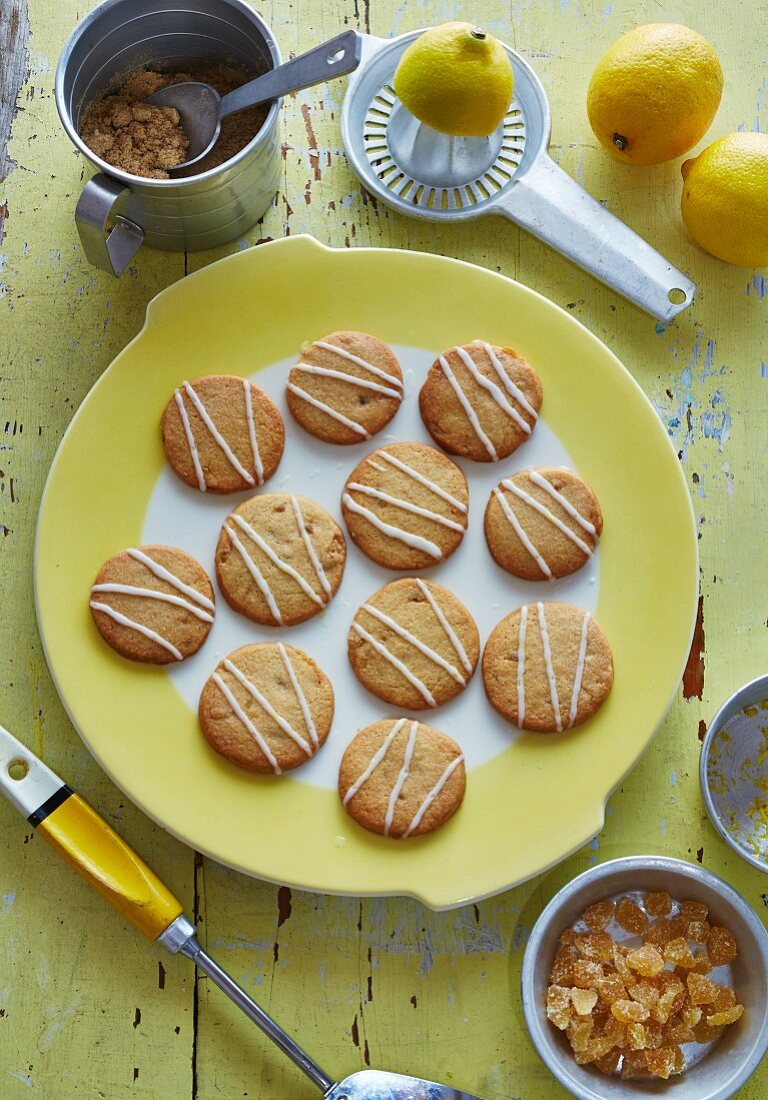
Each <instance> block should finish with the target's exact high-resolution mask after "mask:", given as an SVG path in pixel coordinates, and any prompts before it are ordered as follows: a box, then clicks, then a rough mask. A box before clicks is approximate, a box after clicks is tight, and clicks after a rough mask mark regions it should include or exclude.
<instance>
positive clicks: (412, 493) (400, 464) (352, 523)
mask: <svg viewBox="0 0 768 1100" xmlns="http://www.w3.org/2000/svg"><path fill="white" fill-rule="evenodd" d="M468 509H469V493H468V491H467V479H466V478H465V477H464V474H463V472H462V471H461V470H460V469H459V467H458V466H457V465H456V463H455V462H451V460H450V459H449V458H447V457H446V456H445V455H444V454H441V453H440V451H436V450H435V448H434V447H427V446H426V445H425V444H423V443H393V444H392V445H391V446H389V447H381V448H380V449H379V450H378V451H372V452H371V454H369V455H367V456H366V458H364V459H363V461H362V462H360V463H358V465H357V466H356V467H355V468H354V470H353V471H352V473H351V474H350V475H349V478H348V480H347V483H346V485H345V486H344V492H343V494H342V498H341V510H342V513H343V515H344V520H345V522H346V524H347V529H348V531H349V533H350V535H351V536H352V539H353V540H354V542H355V543H356V544H357V545H358V546H359V547H360V549H361V550H362V551H363V553H364V554H367V555H368V557H369V558H372V559H373V560H374V561H375V562H378V563H379V565H384V566H386V567H387V568H388V569H426V568H427V567H428V566H430V565H436V564H437V562H439V561H443V560H444V559H445V558H447V557H450V555H451V554H452V553H453V552H454V550H455V549H456V548H457V547H458V545H459V543H460V542H461V540H462V539H463V537H464V532H465V531H466V529H467V523H468Z"/></svg>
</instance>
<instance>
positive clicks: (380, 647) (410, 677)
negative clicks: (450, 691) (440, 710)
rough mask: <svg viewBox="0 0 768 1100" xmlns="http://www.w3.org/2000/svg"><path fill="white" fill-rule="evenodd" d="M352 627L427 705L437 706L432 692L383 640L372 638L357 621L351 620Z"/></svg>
mask: <svg viewBox="0 0 768 1100" xmlns="http://www.w3.org/2000/svg"><path fill="white" fill-rule="evenodd" d="M352 629H353V630H354V632H355V634H357V636H358V637H359V638H362V639H363V641H365V642H368V644H369V645H372V646H373V648H374V649H375V650H376V652H377V653H379V654H381V656H382V657H383V658H384V660H385V661H389V663H390V664H391V665H393V666H394V667H395V668H396V669H397V671H398V672H401V673H402V674H403V676H404V677H405V678H406V680H407V681H408V683H409V684H411V685H412V686H413V687H415V688H416V690H417V691H418V693H419V695H420V696H421V697H422V699H423V700H424V702H425V703H426V704H427V705H428V706H430V707H436V706H437V703H436V702H435V698H434V696H433V695H432V692H431V691H430V690H429V688H428V687H427V686H426V684H423V683H422V682H421V680H420V679H419V678H418V676H415V675H414V674H413V673H412V672H411V670H410V669H409V668H408V665H406V664H404V663H403V662H402V661H401V660H400V658H399V657H396V656H395V654H394V653H392V652H390V650H388V649H387V647H386V646H385V645H384V643H383V642H380V641H378V640H377V639H376V638H374V636H373V635H372V634H369V633H368V631H367V630H365V628H364V627H362V626H360V624H359V623H356V622H353V623H352Z"/></svg>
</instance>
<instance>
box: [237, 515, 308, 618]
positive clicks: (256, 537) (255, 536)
mask: <svg viewBox="0 0 768 1100" xmlns="http://www.w3.org/2000/svg"><path fill="white" fill-rule="evenodd" d="M229 518H230V519H231V520H233V521H234V522H235V523H236V524H237V526H238V527H239V528H240V530H241V531H242V532H243V533H244V534H246V535H247V536H248V538H249V539H251V540H252V541H253V542H255V543H256V545H257V546H258V548H259V549H260V550H262V551H263V552H264V553H265V554H266V555H267V557H268V558H269V560H270V561H271V562H272V564H273V565H275V566H276V567H277V568H278V569H279V570H280V571H281V572H282V573H285V574H287V576H289V577H292V578H293V580H295V581H296V583H297V584H298V586H299V588H300V589H301V590H302V592H304V594H305V595H307V596H308V597H309V598H310V600H312V601H313V602H314V603H316V604H317V605H318V607H325V604H326V601H325V600H323V599H321V597H320V596H318V594H317V593H316V592H315V591H314V589H313V588H312V587H311V586H310V585H309V584H307V582H306V581H305V580H304V578H303V577H302V575H301V573H299V572H298V570H296V569H294V568H293V566H292V565H291V564H290V563H289V562H287V561H284V560H283V559H282V558H281V557H280V555H279V554H276V553H275V551H274V550H273V549H272V547H271V546H270V545H269V543H268V542H266V541H265V540H264V539H263V538H262V537H261V535H260V534H259V533H258V531H256V530H254V528H253V527H251V525H250V523H248V522H247V521H246V520H244V519H243V517H242V516H239V515H238V514H237V512H232V513H231V515H230V517H229Z"/></svg>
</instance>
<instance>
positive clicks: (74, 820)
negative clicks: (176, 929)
mask: <svg viewBox="0 0 768 1100" xmlns="http://www.w3.org/2000/svg"><path fill="white" fill-rule="evenodd" d="M37 832H38V833H39V834H40V835H41V836H43V837H45V839H46V840H47V841H48V843H49V844H50V845H51V847H53V848H54V849H55V850H56V851H57V852H58V853H59V855H61V856H63V857H64V859H65V860H66V861H67V863H69V864H70V865H71V866H72V867H74V869H75V870H76V871H77V873H78V874H79V875H82V877H83V878H84V879H85V880H86V882H88V883H90V885H91V886H92V887H93V888H94V890H96V891H98V893H100V894H101V896H102V897H103V898H106V899H107V901H108V902H109V904H110V905H111V906H113V908H115V909H117V911H118V913H122V915H123V916H124V917H127V918H128V920H129V921H130V922H131V924H134V925H135V926H136V927H137V928H138V930H139V931H140V932H143V933H144V935H145V936H149V938H150V939H152V940H156V939H157V937H158V936H159V935H160V934H161V932H164V931H165V929H166V928H167V927H168V925H169V924H172V923H173V921H175V920H176V918H177V917H178V916H180V915H181V913H182V912H183V906H182V905H181V902H179V901H178V899H177V898H175V897H174V896H173V894H172V893H171V891H170V890H169V889H168V887H167V886H166V885H165V884H164V883H163V882H161V881H160V879H159V878H158V877H157V875H156V874H155V873H154V871H152V870H150V868H149V867H147V865H146V863H144V861H143V860H142V859H140V858H139V856H137V855H136V853H135V852H134V851H133V849H132V848H129V846H128V845H127V844H126V843H125V841H124V840H123V839H122V838H121V837H119V836H118V835H117V833H116V832H115V831H114V829H111V828H110V827H109V825H107V823H106V821H105V820H104V819H103V818H102V817H100V816H99V815H98V814H97V813H96V811H95V810H93V809H91V807H90V806H89V805H88V803H87V802H86V801H85V800H84V799H82V798H81V797H80V795H77V794H73V795H70V797H69V798H67V799H66V801H65V802H63V803H62V804H61V805H60V806H59V807H57V808H56V809H55V810H53V812H52V813H50V814H48V816H47V817H45V818H44V819H43V820H42V821H41V822H40V824H39V825H38V826H37Z"/></svg>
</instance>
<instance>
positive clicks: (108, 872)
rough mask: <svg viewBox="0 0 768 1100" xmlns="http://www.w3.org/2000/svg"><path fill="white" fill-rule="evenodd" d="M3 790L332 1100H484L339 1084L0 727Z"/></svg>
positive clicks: (421, 1083) (408, 1080)
mask: <svg viewBox="0 0 768 1100" xmlns="http://www.w3.org/2000/svg"><path fill="white" fill-rule="evenodd" d="M0 790H2V791H3V793H4V794H5V795H6V796H7V798H8V799H9V801H10V802H11V803H12V804H13V805H14V806H15V807H16V809H17V810H19V812H20V813H22V814H23V815H24V817H26V819H27V821H28V822H29V823H30V824H31V825H33V826H34V828H35V829H36V830H37V832H38V834H39V835H40V836H42V837H43V838H44V839H45V840H47V841H48V843H49V844H50V845H51V847H52V848H54V849H55V850H56V851H57V852H58V853H59V855H61V856H63V857H64V859H65V860H66V861H67V863H69V864H70V866H71V867H74V869H75V870H76V871H77V873H78V874H79V875H81V876H82V877H83V878H84V879H85V880H86V882H88V883H89V884H90V885H91V886H92V887H93V888H94V890H96V891H98V893H99V894H101V896H102V897H103V898H106V900H107V901H108V902H109V903H110V905H111V906H113V908H115V909H117V911H118V913H121V914H122V915H123V916H124V917H125V918H126V919H127V920H129V921H130V922H131V924H133V925H135V927H136V928H138V930H139V931H140V932H142V933H143V934H144V935H145V936H147V937H148V938H149V939H151V940H154V941H155V942H157V943H160V944H162V945H163V947H166V948H167V949H168V950H169V951H170V952H172V953H173V954H174V955H175V954H182V955H186V956H187V958H188V959H192V961H193V962H194V963H195V964H196V965H197V966H199V967H200V969H201V970H202V971H203V973H204V974H207V975H208V977H209V978H211V979H212V981H214V982H215V983H216V985H218V986H219V988H220V989H222V990H223V991H224V993H226V995H227V996H228V997H229V998H230V999H231V1000H233V1001H234V1002H235V1004H236V1005H237V1006H238V1007H239V1008H241V1009H242V1011H243V1012H244V1013H245V1014H246V1016H248V1017H249V1018H250V1019H251V1020H253V1022H254V1023H255V1024H257V1025H258V1026H259V1027H260V1028H261V1030H262V1031H263V1032H264V1033H265V1034H266V1035H267V1036H268V1037H269V1038H270V1039H271V1040H272V1042H273V1043H275V1044H276V1045H277V1046H278V1047H279V1048H280V1049H281V1050H282V1051H283V1053H284V1054H286V1055H287V1056H288V1057H289V1058H290V1059H291V1060H292V1061H293V1062H295V1064H296V1065H297V1066H298V1067H299V1069H301V1070H302V1071H303V1072H304V1073H305V1074H306V1075H307V1077H308V1078H309V1079H310V1080H311V1081H312V1082H313V1084H315V1085H316V1086H317V1088H319V1089H321V1090H322V1093H323V1095H324V1097H325V1100H415V1098H419V1100H422V1098H423V1100H480V1097H477V1096H472V1095H470V1093H468V1092H460V1091H459V1090H458V1089H454V1088H452V1087H450V1086H448V1085H439V1084H437V1083H436V1082H434V1081H425V1080H423V1079H421V1078H418V1077H406V1076H404V1075H403V1074H400V1073H388V1072H385V1071H383V1070H375V1069H373V1070H362V1071H360V1072H358V1073H353V1074H351V1075H350V1076H349V1077H345V1078H344V1080H343V1081H339V1082H338V1083H336V1082H334V1081H333V1079H332V1078H331V1077H329V1076H328V1074H327V1073H325V1071H324V1070H322V1069H321V1068H320V1066H318V1065H317V1063H316V1062H314V1061H313V1060H312V1059H311V1058H310V1057H309V1055H308V1054H306V1053H305V1052H304V1051H303V1050H302V1049H301V1047H300V1046H298V1045H297V1044H296V1043H295V1042H294V1041H293V1039H291V1037H290V1036H289V1035H287V1034H286V1033H285V1032H284V1031H283V1029H282V1028H281V1027H280V1026H279V1025H278V1024H276V1023H275V1021H274V1020H273V1019H272V1018H271V1016H268V1015H267V1013H266V1012H265V1011H264V1010H263V1009H262V1008H260V1007H259V1006H258V1005H257V1004H256V1002H255V1001H252V1000H251V998H250V997H249V996H248V994H247V993H245V992H244V991H243V990H242V989H241V988H240V987H239V986H238V985H237V984H236V982H234V981H233V979H232V978H230V976H229V974H227V973H226V971H224V970H222V968H221V967H220V966H219V965H218V964H217V963H216V962H214V960H213V959H212V958H211V957H210V955H208V954H207V953H206V952H205V951H203V949H202V947H201V946H200V944H199V943H198V941H197V937H196V935H195V928H194V925H193V924H192V923H191V922H190V921H189V920H187V918H186V917H185V916H184V911H183V906H182V904H181V902H180V901H179V900H178V899H177V898H176V897H174V895H173V893H172V892H171V891H170V890H169V889H168V887H167V886H166V885H165V884H164V883H163V882H162V881H161V880H160V879H159V878H158V877H157V875H156V874H155V873H154V871H152V870H151V868H149V867H148V866H147V865H146V863H145V862H144V861H143V860H142V859H141V858H140V857H139V856H138V855H137V854H136V853H135V852H134V851H133V849H132V848H131V847H129V845H128V844H126V843H125V841H124V840H123V839H122V838H121V837H119V836H118V835H117V833H116V832H115V831H114V829H112V828H111V827H110V826H109V825H108V824H107V823H106V821H105V820H104V819H103V818H102V817H100V815H99V814H97V813H96V811H95V810H94V809H93V808H92V807H91V806H89V805H88V803H87V802H86V801H85V799H83V798H81V797H80V795H79V794H75V792H74V791H73V790H72V789H71V788H70V787H68V786H67V785H66V783H65V782H64V781H63V780H62V779H60V778H59V776H58V775H56V774H55V773H54V772H52V771H51V769H50V768H48V767H46V765H45V764H44V763H43V762H42V760H39V759H38V758H37V757H36V756H35V755H34V753H32V752H30V750H29V749H28V748H26V746H25V745H23V744H22V743H21V741H17V740H16V738H15V737H13V736H12V735H11V734H10V733H9V732H8V730H6V729H4V727H3V726H0Z"/></svg>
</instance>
